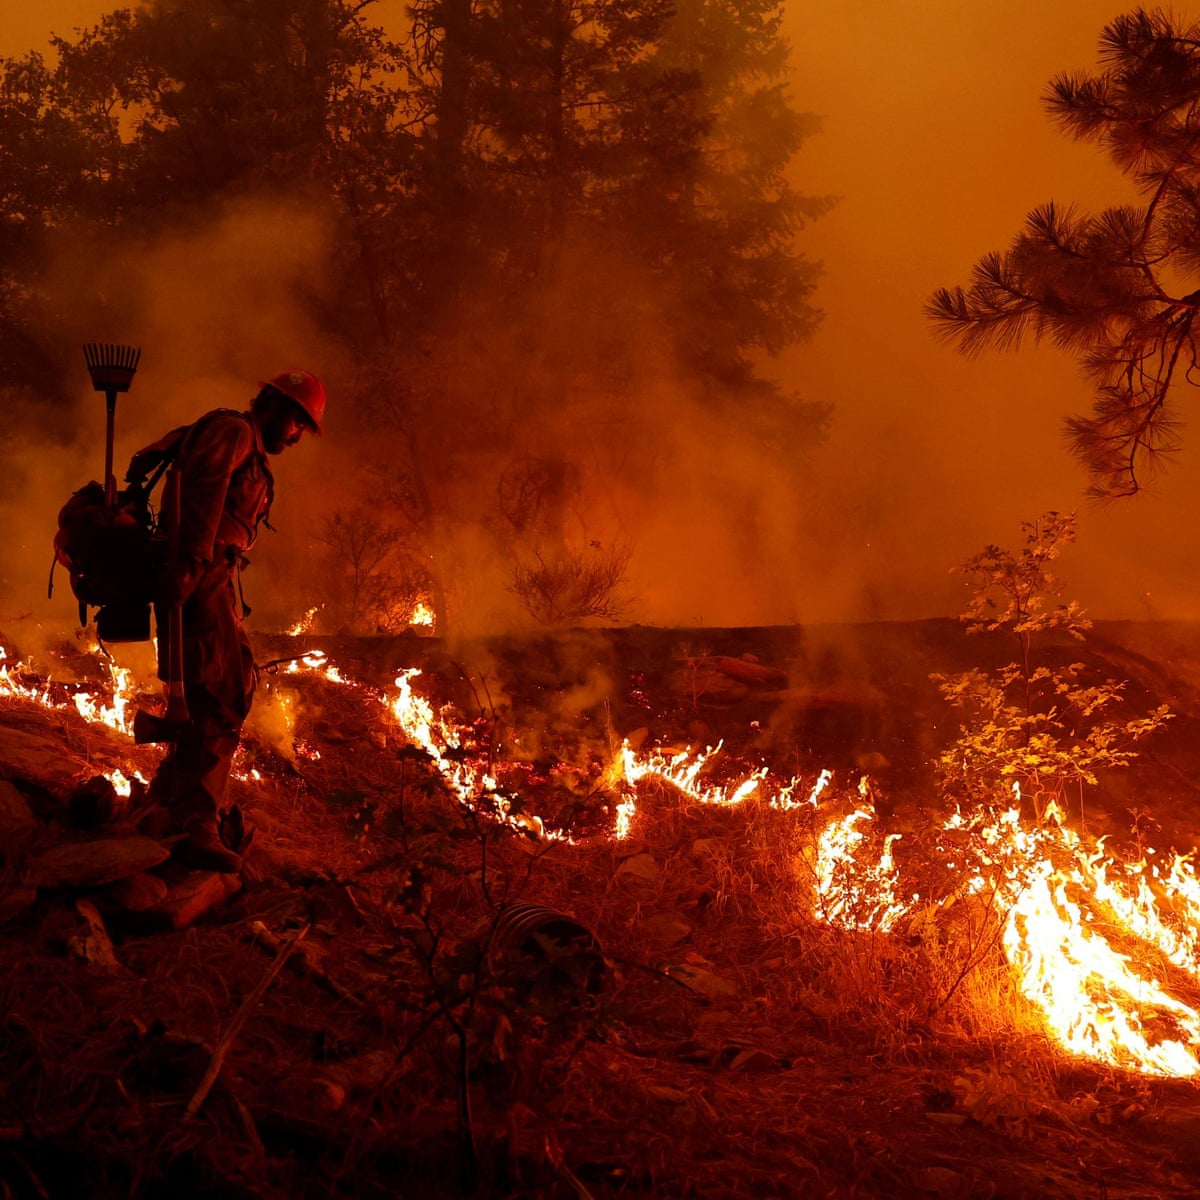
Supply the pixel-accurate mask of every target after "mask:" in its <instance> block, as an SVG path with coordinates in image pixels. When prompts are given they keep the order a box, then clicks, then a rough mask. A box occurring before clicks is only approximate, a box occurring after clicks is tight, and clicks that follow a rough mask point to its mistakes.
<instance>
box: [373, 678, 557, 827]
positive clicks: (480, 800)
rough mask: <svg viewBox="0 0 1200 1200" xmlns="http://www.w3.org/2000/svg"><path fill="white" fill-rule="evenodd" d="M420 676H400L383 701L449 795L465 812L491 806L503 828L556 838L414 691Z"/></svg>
mask: <svg viewBox="0 0 1200 1200" xmlns="http://www.w3.org/2000/svg"><path fill="white" fill-rule="evenodd" d="M420 674H421V672H420V670H419V669H417V668H416V667H412V668H410V669H409V670H407V671H404V672H403V673H402V674H400V675H398V676H397V677H396V694H395V695H394V696H392V697H391V698H387V697H385V698H384V700H383V703H384V705H385V706H386V707H387V710H388V711H389V712H390V713H391V714H392V716H393V718H395V721H396V723H397V724H398V725H399V726H400V728H401V729H402V730H403V731H404V734H405V736H406V737H407V738H408V740H409V741H410V742H412V743H413V745H416V746H419V747H420V748H421V749H422V750H424V751H425V753H426V754H428V755H429V757H430V759H431V760H432V761H433V764H434V766H435V767H436V768H437V770H438V773H439V774H440V775H441V776H442V779H443V780H444V781H445V783H446V785H447V786H448V787H449V788H450V790H451V792H452V793H453V794H454V795H455V796H457V797H458V799H459V801H460V803H462V804H464V805H465V806H466V807H467V808H471V809H476V808H479V807H481V806H485V807H489V808H491V809H492V810H493V811H494V812H495V813H496V815H497V816H498V817H499V818H500V820H501V821H503V822H504V823H505V824H507V825H510V826H512V827H513V828H515V829H519V830H521V831H522V832H524V833H530V834H532V835H533V836H535V837H537V838H540V839H548V840H557V838H558V835H556V834H554V833H549V832H547V830H546V828H545V826H544V825H543V823H542V820H541V818H540V817H536V816H531V815H528V814H526V813H521V812H518V811H514V808H513V800H512V798H511V797H509V796H507V795H505V794H504V793H503V792H502V791H501V790H500V785H499V782H498V781H497V779H496V777H495V775H494V774H492V772H491V771H489V770H487V769H485V768H484V767H482V766H479V765H476V764H475V763H472V762H471V760H470V755H468V754H465V753H464V752H463V751H464V732H465V731H464V730H463V729H462V728H461V727H460V726H458V725H457V724H455V723H454V722H453V720H451V719H450V718H448V717H447V716H446V715H445V710H443V712H442V713H435V712H434V711H433V705H432V704H430V703H429V701H428V700H426V699H425V697H424V696H421V695H418V694H417V692H416V691H414V689H413V686H412V681H413V680H414V679H415V678H417V677H418V676H419V675H420Z"/></svg>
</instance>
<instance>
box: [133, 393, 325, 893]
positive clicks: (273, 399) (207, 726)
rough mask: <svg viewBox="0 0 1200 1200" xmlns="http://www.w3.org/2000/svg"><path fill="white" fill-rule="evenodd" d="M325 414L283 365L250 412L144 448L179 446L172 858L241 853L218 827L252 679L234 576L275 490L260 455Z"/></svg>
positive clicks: (168, 791) (169, 776) (170, 592)
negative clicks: (179, 687) (177, 730)
mask: <svg viewBox="0 0 1200 1200" xmlns="http://www.w3.org/2000/svg"><path fill="white" fill-rule="evenodd" d="M324 415H325V388H324V386H323V385H322V383H321V381H320V380H319V379H318V378H317V377H316V376H315V375H313V374H312V373H311V372H309V371H303V370H292V371H285V372H283V373H282V374H280V375H276V376H275V377H274V378H273V379H271V380H269V381H267V382H266V383H263V384H262V385H261V390H260V391H259V393H258V395H256V396H255V397H254V400H253V401H252V402H251V405H250V407H249V409H248V410H247V411H246V412H236V411H234V410H233V409H216V410H215V411H213V412H210V413H206V414H205V415H204V416H202V417H201V418H200V419H199V420H198V421H196V423H195V424H194V425H191V426H190V427H188V428H186V429H184V430H175V431H173V432H172V433H170V434H167V435H166V437H164V438H163V439H162V440H161V441H160V442H157V443H155V445H154V446H149V447H147V448H146V449H145V450H143V451H141V452H140V454H144V455H150V456H153V455H154V454H155V453H158V455H159V456H160V457H161V454H162V452H163V450H164V448H167V447H169V446H171V445H173V444H174V441H178V443H179V449H178V455H177V458H176V460H175V465H176V468H177V470H178V471H179V478H180V506H179V533H178V546H177V553H176V554H175V555H174V558H173V561H172V562H171V563H170V564H169V565H168V569H167V572H166V576H165V579H164V583H163V586H162V589H161V592H160V595H159V596H158V598H157V603H156V627H157V635H158V662H159V676H160V677H162V678H165V670H166V664H167V630H168V612H169V609H170V608H171V607H172V606H173V605H174V604H177V603H181V604H182V610H181V612H182V624H183V672H182V674H183V685H184V696H185V698H186V700H187V705H188V715H189V717H190V720H189V721H188V723H187V725H186V726H185V727H184V729H183V730H182V733H181V734H180V736H179V737H178V740H176V741H174V743H173V744H172V746H171V749H170V750H169V751H168V753H167V755H166V757H165V758H164V759H163V761H162V763H161V764H160V765H159V768H158V771H157V772H156V773H155V776H154V779H153V781H152V782H151V784H150V797H151V799H152V800H154V801H155V802H156V803H157V804H158V805H161V806H163V807H164V808H165V810H166V812H165V813H162V812H160V813H159V814H158V815H159V817H160V820H159V822H158V824H159V826H160V828H161V829H162V831H163V832H180V833H182V834H183V835H184V836H183V837H182V838H180V839H179V840H178V841H176V842H175V843H174V845H173V847H172V853H173V854H174V856H175V857H176V858H177V859H179V860H180V861H181V862H183V863H186V864H187V865H189V866H194V867H200V868H205V869H207V870H212V871H224V872H235V871H239V870H240V869H241V865H242V860H241V857H240V855H238V854H237V853H235V851H234V850H233V849H231V848H230V847H228V846H226V845H225V844H224V842H222V840H221V837H220V831H219V825H218V817H219V815H220V812H221V807H222V803H223V801H224V798H225V786H226V783H227V781H228V778H229V768H230V765H231V764H232V762H233V756H234V753H235V752H236V750H237V747H238V741H239V738H240V736H241V729H242V724H243V722H244V721H245V719H246V717H247V715H248V714H249V712H250V705H251V703H252V701H253V698H254V690H255V686H256V684H257V672H256V670H255V666H254V655H253V653H252V651H251V649H250V641H249V638H248V637H247V636H246V631H245V627H244V625H243V619H244V616H245V614H246V612H247V611H248V610H247V609H246V606H245V604H244V602H243V600H242V596H241V587H240V573H241V569H242V566H243V565H244V563H245V561H246V560H245V553H246V551H247V550H249V549H250V547H251V546H253V545H254V541H255V538H256V536H257V534H258V527H259V525H260V524H261V523H262V522H263V521H265V520H267V516H268V514H269V513H270V510H271V501H272V499H273V497H274V481H273V478H272V475H271V470H270V466H269V465H268V460H267V456H268V455H272V454H280V453H282V452H283V451H284V450H286V449H287V448H288V447H289V446H294V445H295V444H296V443H297V442H298V441H299V440H300V438H301V437H302V436H303V435H304V434H305V433H315V434H319V433H320V432H321V423H322V421H323V419H324ZM180 438H181V439H182V440H179V439H180ZM172 439H174V441H173V440H172ZM138 457H139V456H138V455H135V457H134V460H133V461H134V463H135V464H136V463H137V461H138ZM132 471H133V466H132V465H131V473H132Z"/></svg>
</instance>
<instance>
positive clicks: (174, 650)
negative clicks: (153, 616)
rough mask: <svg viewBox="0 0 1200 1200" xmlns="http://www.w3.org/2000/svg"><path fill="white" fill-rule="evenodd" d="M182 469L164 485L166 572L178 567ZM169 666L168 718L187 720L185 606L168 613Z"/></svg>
mask: <svg viewBox="0 0 1200 1200" xmlns="http://www.w3.org/2000/svg"><path fill="white" fill-rule="evenodd" d="M181 483H182V481H181V479H180V475H179V469H178V468H177V467H174V466H172V467H171V468H170V470H169V471H167V477H166V481H165V482H164V483H163V523H164V524H165V525H166V530H167V569H168V570H170V571H174V570H177V569H178V567H179V559H180V554H179V509H180V503H181V495H182V489H181ZM166 649H167V663H166V668H167V669H166V671H165V672H164V673H163V674H164V680H163V685H164V686H163V691H164V693H165V695H166V698H167V711H166V714H165V715H166V719H167V720H168V721H186V720H188V716H189V714H188V706H187V699H186V697H185V696H184V691H183V603H182V602H181V601H179V602H176V603H174V604H172V605H171V607H170V609H169V610H168V612H167V647H166Z"/></svg>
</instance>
